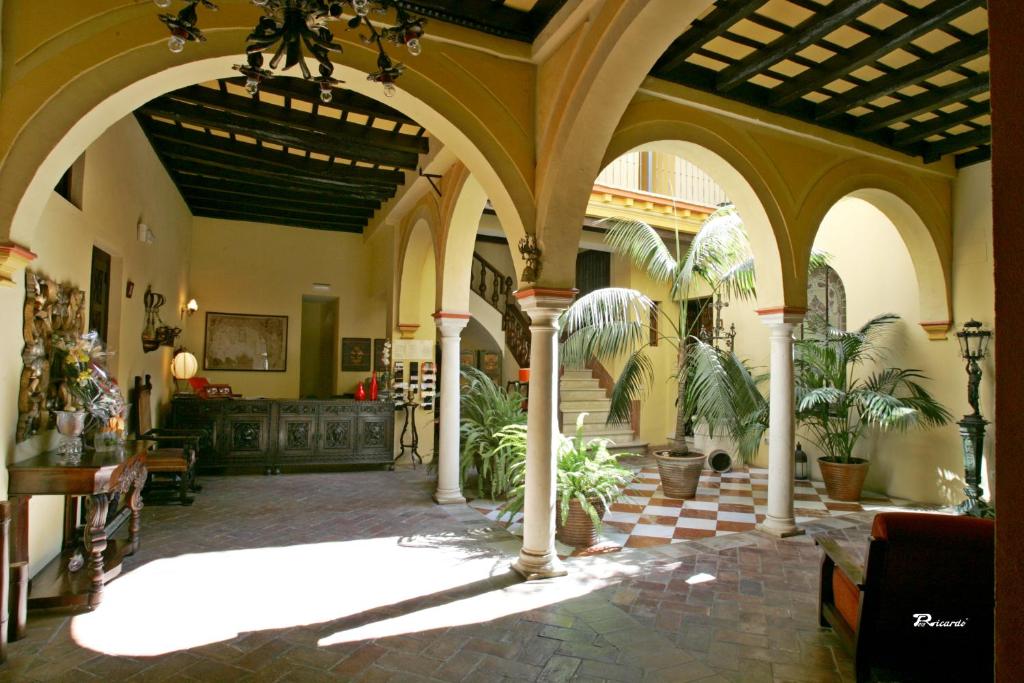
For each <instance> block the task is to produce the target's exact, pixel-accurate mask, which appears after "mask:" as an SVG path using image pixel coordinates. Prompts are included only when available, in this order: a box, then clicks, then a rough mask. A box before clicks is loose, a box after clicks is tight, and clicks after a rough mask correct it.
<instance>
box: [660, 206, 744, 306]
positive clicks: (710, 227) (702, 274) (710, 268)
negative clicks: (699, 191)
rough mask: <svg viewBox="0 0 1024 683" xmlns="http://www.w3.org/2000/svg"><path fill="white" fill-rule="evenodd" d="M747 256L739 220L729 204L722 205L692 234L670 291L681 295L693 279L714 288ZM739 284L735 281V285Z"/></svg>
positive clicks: (678, 297) (677, 296) (683, 294)
mask: <svg viewBox="0 0 1024 683" xmlns="http://www.w3.org/2000/svg"><path fill="white" fill-rule="evenodd" d="M749 259H751V250H750V241H749V240H748V239H747V233H746V231H745V230H744V229H743V221H742V220H740V217H739V214H737V213H736V209H735V208H734V207H733V206H732V205H728V206H724V207H722V208H720V209H718V210H716V211H715V212H714V213H712V214H711V215H710V216H708V218H707V220H705V221H704V224H703V225H702V226H701V229H700V231H699V232H698V233H697V234H696V235H694V237H693V241H692V242H691V243H690V248H689V250H688V251H687V253H686V258H685V259H684V260H683V263H682V264H681V267H680V269H679V272H678V274H677V276H676V280H675V282H674V283H673V295H674V297H675V298H676V299H681V298H685V295H686V292H687V291H688V290H689V288H690V286H691V285H692V284H693V282H694V281H695V280H697V279H699V280H701V281H703V282H704V283H706V284H707V285H708V286H709V287H711V288H712V289H715V288H717V287H718V285H719V284H720V283H721V282H722V278H723V275H724V274H725V273H728V272H731V271H732V269H733V268H734V267H735V266H736V265H737V264H740V263H742V262H744V261H747V260H749ZM747 281H748V282H750V281H751V280H747ZM739 284H740V283H739V282H737V283H736V285H737V287H738V285H739Z"/></svg>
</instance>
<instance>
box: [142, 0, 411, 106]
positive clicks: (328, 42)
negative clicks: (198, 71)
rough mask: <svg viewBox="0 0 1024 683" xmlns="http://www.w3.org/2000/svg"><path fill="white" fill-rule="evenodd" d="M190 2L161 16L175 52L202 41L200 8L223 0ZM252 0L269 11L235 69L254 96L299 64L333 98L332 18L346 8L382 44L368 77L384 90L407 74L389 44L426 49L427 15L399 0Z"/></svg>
mask: <svg viewBox="0 0 1024 683" xmlns="http://www.w3.org/2000/svg"><path fill="white" fill-rule="evenodd" d="M153 1H154V2H155V3H156V5H157V7H160V8H167V7H170V5H171V4H172V0H153ZM184 2H185V7H184V8H182V9H181V11H179V12H178V13H177V14H161V15H160V21H162V22H163V23H164V25H165V26H167V28H168V30H169V31H170V32H171V37H170V39H169V40H168V41H167V47H168V48H169V49H170V50H171V52H175V53H177V52H181V51H182V50H184V49H185V44H186V43H188V42H201V41H204V40H206V36H204V35H203V32H202V31H201V30H200V28H199V25H198V24H199V13H198V12H197V11H196V10H197V7H199V6H202V7H203V8H204V9H207V10H210V11H216V10H217V5H216V4H214V3H213V2H212V0H184ZM251 2H252V4H253V5H255V6H257V7H259V8H260V9H261V10H263V16H262V17H260V20H259V22H258V23H257V24H256V27H255V28H254V29H253V31H252V33H251V34H249V37H248V38H247V39H246V40H247V41H248V46H247V47H246V49H245V52H246V63H245V64H239V65H237V66H236V67H235V68H236V69H237V70H238V71H240V72H241V73H242V74H244V75H245V77H246V81H245V87H246V89H247V90H248V91H249V93H250V94H251V95H255V94H256V93H257V92H258V91H259V88H260V83H262V82H263V81H264V80H266V79H268V78H272V77H273V76H274V71H273V70H274V69H277V68H279V67H280V66H281V60H282V59H283V60H284V66H283V68H284V69H286V70H287V69H290V68H292V67H294V66H298V67H299V70H300V71H301V72H302V77H303V78H305V79H306V80H307V81H312V82H314V83H318V84H319V85H320V99H321V100H323V101H324V102H330V101H331V97H332V92H331V91H332V88H333V87H334V86H336V85H337V84H338V83H339V81H338V80H336V79H334V78H333V77H332V74H333V73H334V65H333V64H332V63H331V60H330V53H331V52H341V45H339V44H338V43H335V42H334V34H333V33H332V32H331V30H330V29H329V28H328V26H327V24H328V22H333V21H340V20H341V19H342V18H343V14H344V13H345V12H352V13H353V16H352V17H351V18H349V19H348V20H347V21H346V25H347V26H348V28H349V29H357V28H360V27H362V28H364V29H365V30H366V33H364V34H363V35H362V36H361V39H362V41H363V42H364V43H365V44H367V45H376V47H377V52H378V55H377V71H375V72H373V73H371V74H369V75H368V76H367V79H368V80H370V81H373V82H374V83H380V84H381V85H383V86H384V94H385V95H388V96H391V95H394V93H395V81H396V80H397V79H398V77H399V76H401V75H402V71H403V70H404V68H405V67H404V66H403V65H402V64H400V63H397V62H393V61H392V60H391V57H389V56H388V54H387V52H385V50H384V43H385V42H388V43H391V44H393V45H399V46H402V45H404V46H405V48H406V49H407V50H409V54H411V55H413V56H414V57H415V56H416V55H418V54H420V52H422V50H423V45H422V42H421V39H422V37H423V24H425V23H426V21H427V20H426V19H424V18H422V17H418V16H415V15H412V14H410V13H409V12H407V11H405V9H404V8H402V7H401V6H400V5H399V4H398V3H397V2H395V0H251ZM392 10H393V11H394V13H395V24H394V25H392V26H385V27H381V28H377V26H375V25H374V23H373V22H372V21H371V20H370V15H371V14H376V15H378V16H380V15H385V14H387V13H388V12H390V11H392ZM304 51H308V52H309V54H310V55H312V56H313V58H314V59H316V61H317V62H318V63H319V65H320V68H319V72H320V74H319V75H318V76H314V75H313V74H312V73H310V71H309V68H308V67H307V66H306V62H305V60H304V59H303V54H304ZM264 53H269V54H271V55H272V56H271V58H270V63H269V66H270V68H269V69H265V68H263V55H264Z"/></svg>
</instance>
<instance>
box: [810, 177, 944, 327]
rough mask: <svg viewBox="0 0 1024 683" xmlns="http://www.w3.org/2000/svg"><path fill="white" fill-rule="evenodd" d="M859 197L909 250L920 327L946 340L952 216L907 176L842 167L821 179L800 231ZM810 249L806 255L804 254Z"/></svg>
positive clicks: (815, 226) (812, 227)
mask: <svg viewBox="0 0 1024 683" xmlns="http://www.w3.org/2000/svg"><path fill="white" fill-rule="evenodd" d="M845 197H854V198H857V199H862V200H864V201H866V202H868V203H869V204H871V205H872V206H874V207H875V208H876V209H878V210H879V211H881V212H882V213H883V214H885V216H886V217H887V218H888V219H889V220H890V221H891V222H892V224H893V225H894V226H895V228H896V230H897V231H898V232H899V234H900V237H901V238H902V240H903V243H904V244H905V245H906V247H907V250H908V251H909V252H910V258H911V260H912V262H913V264H914V274H915V276H916V278H917V283H918V289H919V292H920V309H919V316H920V317H919V319H918V321H919V322H920V324H921V325H922V326H923V327H924V328H925V330H926V331H927V332H928V333H929V335H931V336H933V337H934V338H937V339H942V338H944V337H945V333H946V331H947V330H948V329H949V326H950V325H951V324H952V323H951V320H952V311H951V304H950V295H951V292H952V273H951V269H952V265H951V263H952V251H953V247H952V228H951V221H952V218H951V216H950V213H949V211H948V209H947V208H944V207H943V205H942V203H940V202H939V201H937V199H936V198H934V197H932V196H931V195H930V194H929V193H928V192H927V190H926V189H925V188H924V187H922V186H921V185H920V182H919V181H918V180H917V179H916V178H914V177H911V176H909V174H907V175H906V176H903V175H902V174H898V173H893V172H889V173H879V172H877V171H875V170H873V169H870V168H867V167H865V165H864V164H863V163H862V162H859V161H858V162H851V163H846V164H841V165H839V166H837V167H836V168H833V169H832V170H830V171H829V172H828V173H827V174H825V175H824V176H822V178H821V179H820V180H819V181H818V183H817V184H816V185H815V186H814V188H813V189H812V190H811V191H810V193H809V194H808V197H807V198H806V199H805V201H804V203H803V206H802V208H801V211H800V214H799V217H798V219H797V222H798V225H799V227H800V231H801V233H802V234H803V233H806V234H808V235H810V236H812V239H813V236H815V235H816V234H817V232H818V229H819V227H820V226H821V223H822V221H823V220H824V219H825V216H826V215H827V214H828V212H829V211H830V210H831V209H832V208H833V207H834V206H835V205H836V204H837V203H839V202H840V201H841V200H842V199H843V198H845ZM809 253H810V252H809V246H808V251H807V254H806V255H805V258H806V256H809Z"/></svg>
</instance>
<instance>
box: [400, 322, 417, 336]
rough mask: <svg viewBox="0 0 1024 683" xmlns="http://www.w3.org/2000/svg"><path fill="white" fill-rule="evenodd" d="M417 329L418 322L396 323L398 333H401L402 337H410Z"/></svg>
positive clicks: (414, 334)
mask: <svg viewBox="0 0 1024 683" xmlns="http://www.w3.org/2000/svg"><path fill="white" fill-rule="evenodd" d="M419 329H420V324H419V323H398V333H399V334H400V335H402V339H412V338H413V337H415V336H416V331H417V330H419Z"/></svg>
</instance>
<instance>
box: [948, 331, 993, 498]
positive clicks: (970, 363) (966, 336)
mask: <svg viewBox="0 0 1024 683" xmlns="http://www.w3.org/2000/svg"><path fill="white" fill-rule="evenodd" d="M956 338H957V341H958V342H960V355H961V356H962V357H963V359H964V360H965V361H967V367H966V370H967V402H968V403H970V404H971V409H972V411H973V412H972V413H971V414H970V415H964V418H963V419H962V420H960V421H959V422H958V423H957V424H958V425H960V438H961V439H963V448H964V474H965V480H966V481H967V486H966V487H964V494H965V495H966V496H967V500H965V501H964V502H962V503H960V504H959V505H958V506H957V511H958V512H960V514H963V515H969V516H971V517H982V516H984V514H985V511H986V509H987V508H988V504H987V503H985V501H983V500H981V496H982V494H983V493H984V491H982V489H981V461H982V451H983V449H984V446H985V425H987V424H988V421H986V420H985V419H984V418H982V416H981V410H980V409H979V407H978V395H979V388H980V386H981V366H980V365H979V364H978V361H980V360H982V359H983V358H984V357H985V353H986V352H987V351H988V344H989V341H990V340H991V339H992V332H991V330H985V329H982V326H981V323H980V322H978V321H977V320H973V319H972V320H969V321H967V322H966V323H964V326H963V329H961V330H960V331H959V332H957V333H956Z"/></svg>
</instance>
